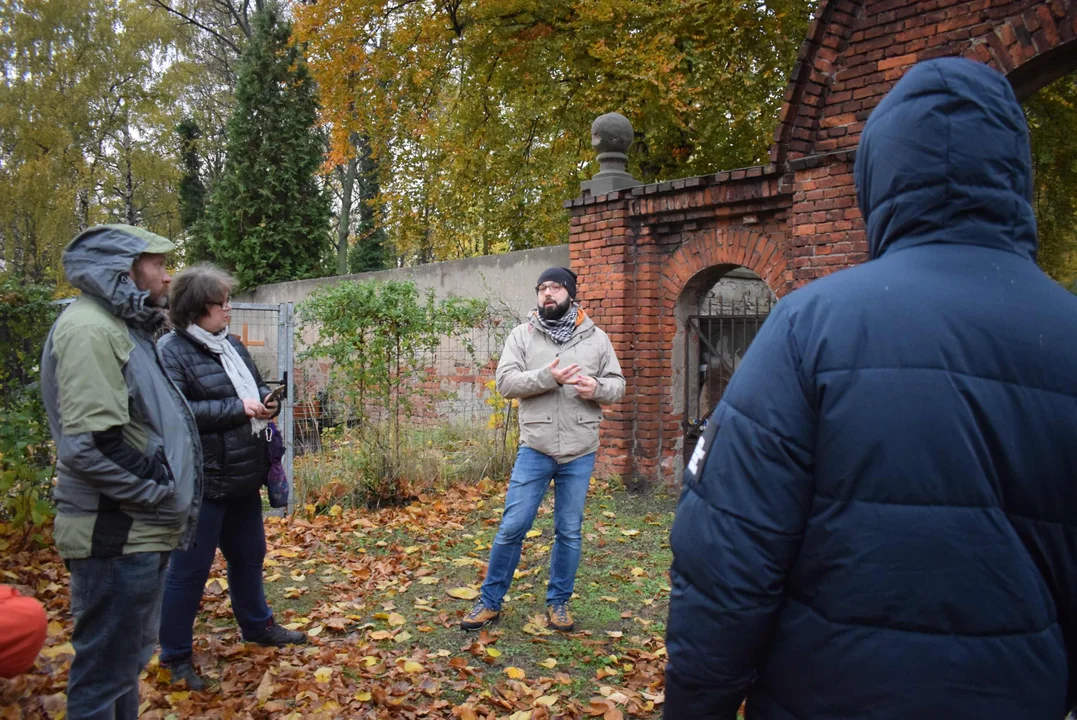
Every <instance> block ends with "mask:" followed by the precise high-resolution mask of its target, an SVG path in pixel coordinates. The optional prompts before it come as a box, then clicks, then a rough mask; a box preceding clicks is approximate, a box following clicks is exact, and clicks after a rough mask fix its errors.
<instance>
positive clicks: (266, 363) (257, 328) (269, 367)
mask: <svg viewBox="0 0 1077 720" xmlns="http://www.w3.org/2000/svg"><path fill="white" fill-rule="evenodd" d="M229 331H230V332H231V334H232V335H234V336H236V337H238V338H239V339H240V341H241V342H242V343H243V345H244V346H246V348H247V350H248V352H250V354H251V358H253V360H254V364H255V365H256V366H257V367H258V371H259V372H260V373H262V379H263V380H265V381H266V383H267V384H268V385H269V386H270V387H275V386H278V385H285V386H286V388H285V391H284V400H283V402H282V403H281V410H280V414H279V415H278V416H277V419H276V423H277V428H278V429H279V430H280V433H281V436H282V437H283V438H284V458H283V460H282V463H283V465H284V473H285V474H286V475H287V476H288V513H289V514H291V512H292V511H293V510H294V509H295V480H294V466H295V406H294V402H293V397H294V394H295V392H294V386H293V383H294V381H295V373H294V372H293V369H294V367H295V305H294V303H290V302H288V303H280V304H279V305H268V304H257V303H239V302H237V303H232V323H231V325H229Z"/></svg>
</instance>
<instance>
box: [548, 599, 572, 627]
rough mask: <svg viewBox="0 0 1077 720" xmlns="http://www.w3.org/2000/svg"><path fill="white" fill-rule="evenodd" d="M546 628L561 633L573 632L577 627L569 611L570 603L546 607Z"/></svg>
mask: <svg viewBox="0 0 1077 720" xmlns="http://www.w3.org/2000/svg"><path fill="white" fill-rule="evenodd" d="M546 627H548V628H552V629H554V630H560V631H561V632H571V631H572V628H574V627H576V623H575V621H574V620H573V619H572V613H570V612H569V611H568V603H567V602H563V603H554V604H553V605H547V606H546Z"/></svg>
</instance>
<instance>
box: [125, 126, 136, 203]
mask: <svg viewBox="0 0 1077 720" xmlns="http://www.w3.org/2000/svg"><path fill="white" fill-rule="evenodd" d="M123 209H124V218H125V220H126V222H127V224H128V225H137V224H138V211H137V210H136V209H135V179H134V174H133V172H132V171H131V125H130V123H124V126H123Z"/></svg>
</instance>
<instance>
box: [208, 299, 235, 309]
mask: <svg viewBox="0 0 1077 720" xmlns="http://www.w3.org/2000/svg"><path fill="white" fill-rule="evenodd" d="M206 305H219V306H220V307H221V310H231V309H232V301H231V300H225V301H224V302H223V303H219V302H210V303H206Z"/></svg>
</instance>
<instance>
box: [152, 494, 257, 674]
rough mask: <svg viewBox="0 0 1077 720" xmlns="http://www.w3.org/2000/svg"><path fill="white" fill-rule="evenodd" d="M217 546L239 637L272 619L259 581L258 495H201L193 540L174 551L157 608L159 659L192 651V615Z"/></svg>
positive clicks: (182, 656) (251, 634) (253, 634)
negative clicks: (215, 497) (225, 568)
mask: <svg viewBox="0 0 1077 720" xmlns="http://www.w3.org/2000/svg"><path fill="white" fill-rule="evenodd" d="M218 547H219V548H220V549H221V553H222V554H223V555H224V558H225V560H227V561H228V594H229V595H230V596H231V598H232V612H233V614H235V616H236V621H237V622H238V623H239V628H240V630H241V631H242V633H243V637H244V638H247V639H254V638H257V637H258V636H259V635H261V634H262V633H263V632H265V629H266V627H267V626H268V625H269V624H270V623H271V622H272V619H273V613H272V612H270V610H269V606H268V605H266V596H265V590H264V588H263V585H262V561H263V560H264V559H265V555H266V536H265V529H264V528H263V526H262V499H261V496H260V495H259V494H258V493H255V494H253V495H247V496H244V497H237V498H227V499H224V500H209V499H204V500H203V501H202V511H201V513H200V514H199V516H198V530H197V531H196V533H195V539H194V542H193V543H192V544H191V547H189V548H187V549H186V550H176V551H174V552H173V553H172V561H171V563H169V567H168V580H167V582H166V584H165V597H164V604H163V607H162V609H161V661H162V662H165V663H168V662H174V661H176V660H181V659H186V658H188V657H190V655H191V645H192V641H193V635H194V619H195V617H196V616H197V615H198V607H199V605H200V604H201V603H202V593H203V591H204V590H205V587H206V580H207V579H208V578H209V571H210V568H211V567H212V565H213V558H214V556H215V555H216V554H217V548H218Z"/></svg>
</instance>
